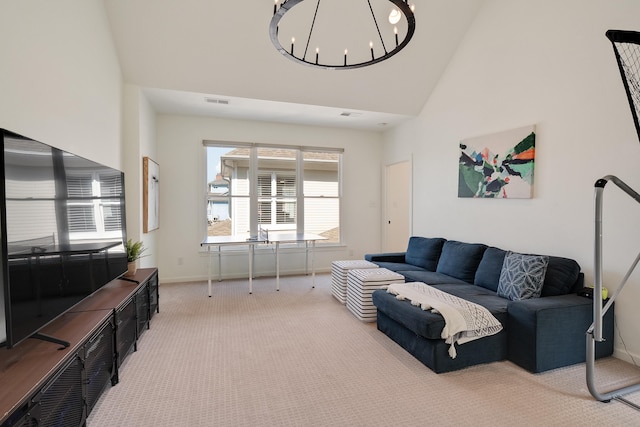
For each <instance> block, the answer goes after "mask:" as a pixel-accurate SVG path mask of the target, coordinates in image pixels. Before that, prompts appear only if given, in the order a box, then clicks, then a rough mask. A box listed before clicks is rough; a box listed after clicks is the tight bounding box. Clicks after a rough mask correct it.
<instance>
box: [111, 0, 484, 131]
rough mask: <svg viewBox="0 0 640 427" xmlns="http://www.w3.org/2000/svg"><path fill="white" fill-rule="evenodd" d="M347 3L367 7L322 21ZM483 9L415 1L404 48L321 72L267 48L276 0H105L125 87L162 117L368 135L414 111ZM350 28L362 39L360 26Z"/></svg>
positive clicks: (472, 3) (451, 1)
mask: <svg viewBox="0 0 640 427" xmlns="http://www.w3.org/2000/svg"><path fill="white" fill-rule="evenodd" d="M347 1H348V2H360V1H361V2H364V4H366V3H367V0H322V7H323V10H326V11H328V12H327V13H326V14H325V15H323V19H324V20H325V21H324V22H327V20H328V19H331V14H332V13H334V14H335V15H336V17H337V16H338V15H340V13H341V11H342V10H344V2H347ZM371 1H372V3H374V2H375V1H377V2H382V3H385V5H386V3H388V7H389V10H391V6H392V4H391V3H390V2H388V1H387V0H371ZM305 2H310V3H313V5H314V7H315V4H316V1H315V0H305ZM482 2H483V0H413V3H414V4H415V17H416V31H415V35H414V37H413V39H412V40H411V42H410V43H409V45H408V46H407V47H406V48H405V49H404V50H402V51H401V52H399V53H398V54H397V55H395V56H393V57H392V58H390V59H388V60H386V61H383V62H381V63H378V64H375V65H373V66H369V67H364V68H360V69H354V70H325V69H316V68H313V67H307V66H304V65H301V64H297V63H295V62H293V61H290V60H288V59H287V58H285V57H284V56H283V55H282V54H280V53H279V52H278V51H277V50H276V49H275V48H274V46H273V45H272V44H271V40H270V38H269V22H270V20H271V17H272V15H273V6H274V1H273V0H248V1H246V0H245V1H241V0H234V1H221V0H217V1H216V0H180V1H176V0H104V4H105V8H106V11H107V16H108V19H109V22H110V25H111V29H112V32H113V37H114V41H115V44H116V49H117V52H118V56H119V59H120V63H121V67H122V72H123V76H124V81H125V82H126V83H129V84H135V85H138V86H140V87H142V88H144V90H145V93H146V94H147V97H148V98H149V100H150V101H151V103H152V105H153V106H154V107H155V109H156V110H157V111H158V112H161V113H171V114H193V115H210V116H220V117H229V118H245V119H254V120H269V121H276V122H288V123H301V124H315V125H327V126H338V127H350V128H362V129H371V130H384V129H386V128H388V127H390V126H393V125H395V124H398V123H400V122H401V121H403V120H405V119H406V118H408V117H413V116H416V115H417V114H418V113H419V112H420V110H421V109H422V107H423V106H424V104H425V102H426V100H427V99H428V97H429V95H430V93H431V91H432V90H433V88H434V87H435V85H436V83H437V81H438V79H439V78H440V76H441V75H442V73H443V71H444V69H445V67H446V65H447V63H448V61H449V60H450V59H451V57H452V55H453V54H454V52H455V50H456V48H457V46H458V44H459V42H460V40H461V39H462V37H463V36H464V34H465V32H466V30H467V28H468V27H469V25H471V22H472V21H473V18H474V17H475V15H476V13H477V11H478V9H479V8H480V6H481V4H482ZM341 4H342V7H341ZM301 5H302V4H301ZM298 7H299V6H298ZM367 7H368V6H367ZM319 16H320V15H319ZM336 22H337V21H336ZM321 24H322V22H321V21H320V18H318V23H317V26H318V27H320V26H321ZM386 25H389V24H388V23H387V24H386ZM334 27H335V26H334ZM347 30H348V31H351V32H353V34H358V33H361V32H363V31H364V30H363V28H362V25H361V24H358V23H357V22H353V23H352V24H351V25H350V26H349V28H348V29H346V30H345V31H347ZM335 31H338V30H337V29H335ZM344 37H345V38H348V37H349V35H345V36H344ZM304 38H305V36H304V35H303V36H301V39H304ZM367 47H368V46H367Z"/></svg>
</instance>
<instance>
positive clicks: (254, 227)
mask: <svg viewBox="0 0 640 427" xmlns="http://www.w3.org/2000/svg"><path fill="white" fill-rule="evenodd" d="M203 147H204V150H205V156H204V157H205V184H206V186H207V189H208V185H209V182H208V174H207V172H208V171H209V165H208V159H207V158H208V154H207V148H208V147H214V148H230V149H241V148H244V149H248V150H249V166H248V171H247V179H248V181H249V194H248V195H232V194H231V192H229V194H228V200H229V204H230V206H231V203H232V200H233V199H234V198H236V199H241V198H248V199H249V206H250V207H249V217H250V218H249V233H250V235H251V236H257V235H258V231H259V228H260V227H261V225H262V224H261V223H260V218H259V203H260V202H262V201H263V199H267V198H270V199H271V201H272V202H273V201H275V202H276V204H277V203H280V202H288V201H293V202H294V203H295V210H296V214H295V222H294V223H283V224H277V225H276V226H270V228H271V229H274V230H276V231H277V230H278V229H287V230H293V228H292V227H291V226H293V225H294V224H295V231H296V232H297V233H305V202H306V201H307V200H309V199H314V198H318V199H331V198H333V199H336V200H337V203H338V211H337V217H336V219H337V223H338V229H339V233H338V239H337V241H335V240H334V241H329V242H324V241H320V242H318V244H319V245H322V246H339V245H342V244H343V239H342V234H343V233H342V226H341V224H342V218H343V214H342V207H343V203H342V178H343V174H342V167H343V158H342V154H343V153H344V149H343V148H334V147H312V146H297V145H279V144H278V145H276V144H262V143H247V142H229V141H217V140H203ZM259 148H269V149H283V150H293V151H295V155H296V159H295V170H293V169H292V170H290V171H287V170H277V171H276V170H271V169H270V168H269V167H264V168H262V169H261V168H260V166H259V156H258V149H259ZM305 152H319V153H327V154H337V155H338V157H337V160H336V162H337V171H336V174H337V194H336V196H329V197H327V196H322V195H320V196H309V195H308V196H305V195H304V182H305V180H304V153H305ZM291 172H294V173H295V177H294V179H295V183H296V185H295V190H296V191H295V193H296V194H295V196H293V197H291V196H288V195H287V196H285V195H282V196H279V195H277V191H276V195H273V191H274V190H272V196H270V197H264V196H262V195H260V192H259V183H258V181H259V176H260V175H264V174H265V173H272V174H273V173H276V176H277V174H278V173H280V174H282V175H285V176H286V175H287V174H289V175H290V176H293V175H291ZM208 206H209V199H208V194H205V208H204V212H205V226H206V224H207V222H208V217H207V210H208ZM272 214H273V211H272ZM272 222H273V221H272ZM287 226H288V227H287ZM263 228H264V227H263ZM307 232H308V233H309V232H310V231H307ZM205 234H206V233H205ZM232 234H233V233H232Z"/></svg>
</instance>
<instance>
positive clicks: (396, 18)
mask: <svg viewBox="0 0 640 427" xmlns="http://www.w3.org/2000/svg"><path fill="white" fill-rule="evenodd" d="M401 17H402V14H401V13H400V11H399V10H398V9H391V13H390V14H389V23H390V24H391V25H395V24H397V23H398V22H400V18H401Z"/></svg>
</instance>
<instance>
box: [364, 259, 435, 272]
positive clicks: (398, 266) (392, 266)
mask: <svg viewBox="0 0 640 427" xmlns="http://www.w3.org/2000/svg"><path fill="white" fill-rule="evenodd" d="M373 263H374V264H376V265H377V266H378V267H380V268H386V269H387V270H391V271H396V272H399V271H401V270H404V271H426V270H425V269H424V268H422V267H418V266H417V265H411V264H405V263H403V262H379V261H373Z"/></svg>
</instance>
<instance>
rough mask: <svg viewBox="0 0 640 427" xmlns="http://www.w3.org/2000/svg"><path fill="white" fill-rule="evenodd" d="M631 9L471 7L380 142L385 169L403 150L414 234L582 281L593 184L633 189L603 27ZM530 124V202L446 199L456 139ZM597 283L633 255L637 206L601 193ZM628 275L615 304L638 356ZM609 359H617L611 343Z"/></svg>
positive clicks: (635, 278)
mask: <svg viewBox="0 0 640 427" xmlns="http://www.w3.org/2000/svg"><path fill="white" fill-rule="evenodd" d="M638 16H640V3H638V2H637V1H631V0H627V1H623V0H615V1H612V0H590V1H588V2H585V1H579V0H563V1H557V0H539V1H536V2H532V1H527V0H495V1H489V2H487V4H486V5H485V6H484V7H483V8H482V9H481V11H480V13H479V15H478V17H477V19H476V21H475V22H474V24H473V25H472V26H471V28H470V29H469V31H468V33H467V35H466V38H465V39H464V41H463V42H462V44H461V46H460V48H459V50H458V52H457V53H456V55H455V57H454V59H453V60H452V62H451V63H450V64H449V67H448V68H447V70H446V72H445V75H444V76H443V78H442V79H441V81H440V83H439V84H438V86H437V88H436V90H435V91H434V92H433V94H432V96H431V97H430V99H429V100H428V102H427V103H426V105H425V107H424V109H423V111H422V113H421V114H420V116H419V118H417V119H415V120H413V121H411V122H409V123H407V124H406V125H403V126H401V127H399V128H397V129H395V130H392V131H390V132H388V133H387V134H386V135H385V145H384V158H385V163H392V162H394V161H398V160H403V159H407V158H409V157H410V156H411V155H413V160H414V165H415V167H414V173H413V180H414V187H413V188H414V194H413V218H414V221H413V224H414V234H417V235H424V236H442V237H445V238H448V239H457V240H462V241H467V242H482V243H486V244H490V245H496V246H499V247H502V248H504V249H511V250H516V251H526V252H536V253H543V254H550V255H559V256H566V257H571V258H574V259H576V260H577V261H578V262H579V263H580V265H581V266H582V269H583V271H584V272H585V274H586V276H587V283H593V264H594V261H593V258H594V255H593V253H594V243H593V242H594V208H593V205H594V203H593V193H594V190H593V185H594V183H595V181H596V180H597V179H599V178H601V177H603V176H604V175H607V174H613V175H617V176H618V177H620V178H621V179H623V180H624V181H626V182H627V183H628V184H629V185H631V186H632V187H635V188H636V190H638V189H640V168H638V161H640V144H639V141H638V137H637V135H636V134H635V129H634V126H633V122H632V119H631V114H630V111H629V106H628V103H627V100H626V97H625V94H624V89H623V86H622V80H621V78H620V75H619V72H618V70H617V66H616V63H615V58H614V55H613V50H612V48H611V44H610V43H609V41H608V40H607V39H606V38H605V35H604V33H605V31H606V30H607V29H611V28H615V29H631V30H636V31H638V30H640V24H639V23H638V19H637V17H638ZM529 124H535V125H536V127H537V132H536V136H537V138H536V170H535V181H534V198H532V199H529V200H482V199H458V198H457V185H458V157H459V148H458V144H459V142H460V140H461V139H464V138H468V137H472V136H478V135H484V134H487V133H492V132H498V131H502V130H507V129H511V128H515V127H519V126H523V125H529ZM605 193H606V195H605V209H604V218H605V220H604V236H605V247H604V251H605V260H604V263H605V268H604V271H605V285H606V286H607V287H609V289H613V288H616V287H617V284H618V283H619V281H620V279H621V277H622V276H623V275H624V273H625V272H626V270H627V268H628V267H629V265H630V263H631V261H633V259H634V258H635V256H636V254H637V253H638V251H639V250H640V224H639V221H638V218H640V206H638V204H637V203H635V202H633V201H632V200H631V199H630V198H629V197H627V196H625V195H623V193H622V192H621V191H619V190H618V189H617V188H615V187H614V185H613V184H609V185H608V186H607V188H606V191H605ZM639 282H640V276H639V275H638V273H634V274H633V275H632V277H631V279H630V283H629V284H628V285H627V287H626V288H625V290H624V292H623V294H622V295H621V297H620V299H619V300H618V302H617V304H616V308H615V309H616V317H617V324H618V329H619V331H620V334H621V336H622V338H623V339H624V341H625V343H626V347H627V348H628V350H629V352H631V353H632V354H634V355H635V357H637V356H638V355H639V354H640V337H639V336H638V335H637V333H636V325H637V324H639V323H640V312H639V311H638V310H637V308H636V307H637V305H638V302H640V283H639ZM615 347H616V356H618V357H621V358H627V355H626V354H624V352H623V345H622V342H621V341H620V339H619V338H616V343H615Z"/></svg>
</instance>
